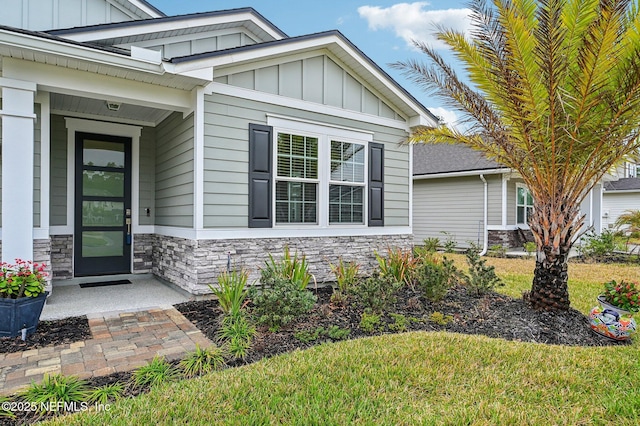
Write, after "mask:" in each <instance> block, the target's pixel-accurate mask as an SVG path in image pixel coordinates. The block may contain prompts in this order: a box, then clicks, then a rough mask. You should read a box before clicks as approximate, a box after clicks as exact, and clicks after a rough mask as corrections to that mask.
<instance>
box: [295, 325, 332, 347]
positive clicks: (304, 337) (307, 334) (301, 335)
mask: <svg viewBox="0 0 640 426" xmlns="http://www.w3.org/2000/svg"><path fill="white" fill-rule="evenodd" d="M324 333H325V329H324V328H322V327H318V328H316V329H315V330H314V331H309V330H300V331H297V332H296V333H294V335H293V337H295V338H296V339H298V340H299V341H301V342H303V343H309V342H314V341H316V340H318V338H320V336H322V335H324Z"/></svg>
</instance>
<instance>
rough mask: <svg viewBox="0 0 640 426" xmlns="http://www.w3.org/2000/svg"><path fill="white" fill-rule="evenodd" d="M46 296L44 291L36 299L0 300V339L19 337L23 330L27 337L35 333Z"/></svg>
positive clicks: (46, 292) (46, 293)
mask: <svg viewBox="0 0 640 426" xmlns="http://www.w3.org/2000/svg"><path fill="white" fill-rule="evenodd" d="M48 294H49V292H48V291H45V292H44V293H42V294H41V295H39V296H38V297H21V298H20V299H0V337H17V336H20V335H22V329H23V328H26V329H27V336H28V335H30V334H31V333H33V332H34V331H36V327H37V326H38V321H40V314H41V313H42V308H43V307H44V302H45V301H46V300H47V295H48Z"/></svg>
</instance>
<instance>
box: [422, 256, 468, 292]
mask: <svg viewBox="0 0 640 426" xmlns="http://www.w3.org/2000/svg"><path fill="white" fill-rule="evenodd" d="M458 276H459V273H458V270H457V269H456V267H455V266H454V265H453V260H449V259H447V258H446V257H445V258H444V259H442V260H440V258H439V257H437V256H436V255H432V256H429V257H425V258H424V259H423V261H422V263H421V264H420V266H419V267H418V268H417V270H416V281H417V282H418V285H419V287H420V288H421V289H422V292H423V293H424V296H425V297H426V298H427V299H429V300H431V301H432V302H438V301H440V300H442V299H443V298H444V296H446V295H447V292H448V291H449V288H451V286H452V285H454V284H455V283H456V281H457V279H458Z"/></svg>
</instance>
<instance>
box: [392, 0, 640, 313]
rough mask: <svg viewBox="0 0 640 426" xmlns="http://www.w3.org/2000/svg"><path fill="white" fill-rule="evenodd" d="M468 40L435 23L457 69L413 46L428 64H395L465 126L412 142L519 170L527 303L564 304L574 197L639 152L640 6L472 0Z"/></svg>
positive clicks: (575, 217)
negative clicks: (529, 260)
mask: <svg viewBox="0 0 640 426" xmlns="http://www.w3.org/2000/svg"><path fill="white" fill-rule="evenodd" d="M469 7H470V9H471V19H472V24H473V30H472V32H471V35H470V37H468V38H467V37H465V35H464V34H462V33H460V32H456V31H453V30H448V29H444V28H438V32H437V36H438V38H439V40H441V41H443V42H444V43H446V44H447V45H448V46H449V47H450V48H451V49H452V51H453V53H454V54H455V56H456V58H457V59H458V60H459V61H460V62H461V64H462V65H463V66H464V70H465V71H466V73H467V76H468V79H469V81H470V82H471V84H472V85H469V84H467V83H465V82H464V81H462V80H461V79H460V78H459V77H458V76H457V74H456V72H455V71H454V69H453V68H452V67H451V66H449V65H448V64H447V63H446V62H445V61H444V59H443V58H442V56H440V55H439V54H438V53H437V52H436V51H435V50H434V49H433V48H431V47H429V46H427V45H425V44H424V43H420V42H415V45H416V47H418V48H419V49H420V50H422V52H424V53H425V54H426V55H427V56H428V58H429V62H430V65H424V64H423V63H421V62H419V61H405V62H397V63H395V64H393V66H394V67H396V68H397V69H400V70H402V71H403V72H404V73H405V75H406V76H408V77H409V78H410V79H412V80H413V81H414V82H416V83H417V84H419V85H421V86H422V87H423V88H425V89H426V90H427V91H428V92H431V93H434V94H435V95H437V96H438V97H440V98H441V99H443V100H444V101H445V102H446V104H447V105H449V106H451V107H453V108H455V109H456V110H457V111H459V112H460V113H461V114H462V116H463V119H462V120H461V122H462V123H461V127H462V128H465V130H464V131H462V130H456V129H453V128H450V127H446V126H440V127H437V128H421V129H419V130H417V131H415V132H414V134H412V136H411V138H410V142H412V143H419V142H422V143H437V142H449V143H464V144H466V145H468V146H470V147H472V148H474V149H477V150H480V151H482V152H484V153H485V154H486V155H487V156H488V157H489V158H492V159H494V160H496V161H498V162H499V163H502V164H503V165H505V166H507V167H510V168H511V169H513V170H516V171H517V172H519V174H520V175H521V176H522V179H523V180H524V182H525V184H526V185H527V187H528V188H529V190H530V191H531V194H532V196H533V199H534V211H533V214H532V216H531V217H530V219H529V225H530V228H531V231H532V232H533V235H534V238H535V242H536V245H537V251H536V266H535V270H534V278H533V284H532V288H531V292H530V300H531V302H532V305H533V307H534V308H537V309H568V308H569V303H570V301H569V293H568V289H567V279H568V274H567V258H568V254H569V250H570V249H571V247H572V245H573V244H574V242H575V241H576V239H577V238H579V236H580V234H581V232H582V229H583V223H584V216H583V215H581V213H580V209H579V208H580V203H581V201H582V200H583V199H584V198H585V196H586V195H587V193H588V192H589V191H590V190H591V189H592V188H593V186H594V185H595V184H596V183H597V182H598V181H599V180H600V179H601V178H602V176H603V175H604V174H605V173H606V172H607V170H609V169H610V168H611V167H612V166H614V165H615V164H616V163H618V162H619V161H620V160H621V159H623V158H624V157H625V156H626V155H628V154H632V153H633V152H635V151H637V149H638V148H639V147H640V143H639V141H638V138H637V136H638V129H639V124H640V123H639V117H640V10H639V8H638V5H637V4H636V3H631V2H630V1H628V0H600V1H598V0H538V1H536V0H493V4H492V5H488V4H487V3H486V2H485V1H484V0H473V1H472V3H471V4H470V5H469Z"/></svg>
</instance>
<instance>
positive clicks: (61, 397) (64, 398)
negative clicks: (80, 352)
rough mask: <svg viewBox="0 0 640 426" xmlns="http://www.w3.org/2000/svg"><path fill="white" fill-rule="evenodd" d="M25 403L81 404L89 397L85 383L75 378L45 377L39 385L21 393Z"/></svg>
mask: <svg viewBox="0 0 640 426" xmlns="http://www.w3.org/2000/svg"><path fill="white" fill-rule="evenodd" d="M21 396H22V397H23V398H24V399H25V401H27V402H30V403H35V404H41V403H57V402H67V403H71V402H82V401H85V400H86V399H87V398H88V397H89V390H88V388H87V385H86V382H85V381H84V380H81V379H79V378H78V377H76V376H63V375H62V374H51V375H45V376H44V378H43V379H42V382H41V383H40V384H37V383H35V382H31V385H30V386H29V387H28V388H27V389H26V390H25V391H24V392H22V394H21Z"/></svg>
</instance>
